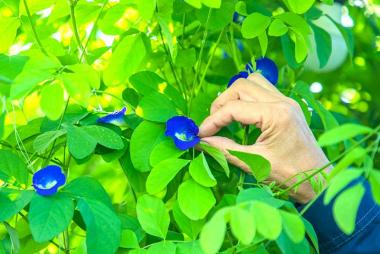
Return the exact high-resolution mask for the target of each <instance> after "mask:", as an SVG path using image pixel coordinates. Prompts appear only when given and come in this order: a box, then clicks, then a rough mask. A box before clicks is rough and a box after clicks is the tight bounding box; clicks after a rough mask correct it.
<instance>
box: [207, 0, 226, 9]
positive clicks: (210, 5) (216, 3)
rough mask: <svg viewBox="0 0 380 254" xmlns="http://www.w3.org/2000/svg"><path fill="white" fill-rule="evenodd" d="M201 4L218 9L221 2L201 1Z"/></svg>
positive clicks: (219, 0) (218, 0)
mask: <svg viewBox="0 0 380 254" xmlns="http://www.w3.org/2000/svg"><path fill="white" fill-rule="evenodd" d="M202 3H203V4H204V5H206V6H207V7H210V8H220V5H221V4H222V0H202Z"/></svg>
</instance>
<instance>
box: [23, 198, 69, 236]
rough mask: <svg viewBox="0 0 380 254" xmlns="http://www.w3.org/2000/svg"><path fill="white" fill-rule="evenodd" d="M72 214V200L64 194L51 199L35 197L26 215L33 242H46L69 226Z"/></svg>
mask: <svg viewBox="0 0 380 254" xmlns="http://www.w3.org/2000/svg"><path fill="white" fill-rule="evenodd" d="M73 214H74V204H73V200H72V199H71V198H70V197H69V196H68V195H64V193H59V194H57V195H54V196H53V197H42V196H39V195H35V196H34V197H33V198H32V200H31V202H30V210H29V214H28V218H29V223H30V230H31V232H32V235H33V238H34V240H36V241H37V242H46V241H48V240H50V239H52V238H54V237H55V236H57V235H58V234H59V233H61V232H63V231H64V230H65V229H66V228H67V227H68V225H69V223H70V221H71V219H72V218H73Z"/></svg>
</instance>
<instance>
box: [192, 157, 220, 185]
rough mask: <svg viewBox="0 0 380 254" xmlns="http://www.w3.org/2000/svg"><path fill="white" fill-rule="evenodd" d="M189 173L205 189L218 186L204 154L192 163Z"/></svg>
mask: <svg viewBox="0 0 380 254" xmlns="http://www.w3.org/2000/svg"><path fill="white" fill-rule="evenodd" d="M189 172H190V175H191V177H192V178H193V179H194V180H195V181H196V182H197V183H199V184H201V185H203V186H205V187H214V186H215V185H216V184H217V182H216V179H215V177H214V175H213V174H212V172H211V170H210V167H209V166H208V163H207V160H206V157H205V156H204V154H203V153H200V154H199V155H198V157H197V158H195V159H194V160H193V161H192V162H191V163H190V166H189Z"/></svg>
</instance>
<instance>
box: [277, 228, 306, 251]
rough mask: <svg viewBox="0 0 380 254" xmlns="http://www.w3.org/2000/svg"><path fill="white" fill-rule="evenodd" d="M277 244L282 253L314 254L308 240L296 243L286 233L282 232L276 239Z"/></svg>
mask: <svg viewBox="0 0 380 254" xmlns="http://www.w3.org/2000/svg"><path fill="white" fill-rule="evenodd" d="M276 244H277V246H278V248H279V249H280V250H281V253H284V254H305V253H314V252H311V251H310V244H309V242H308V240H307V239H306V238H303V239H302V241H301V242H299V243H294V242H293V241H292V240H291V239H290V238H289V237H288V235H287V234H285V232H282V233H281V234H280V236H279V237H278V238H277V239H276Z"/></svg>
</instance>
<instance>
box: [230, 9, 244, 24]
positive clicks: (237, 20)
mask: <svg viewBox="0 0 380 254" xmlns="http://www.w3.org/2000/svg"><path fill="white" fill-rule="evenodd" d="M244 20H245V16H244V15H241V14H239V13H238V12H236V11H235V12H234V14H233V17H232V21H233V22H234V23H236V24H242V23H243V21H244Z"/></svg>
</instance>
